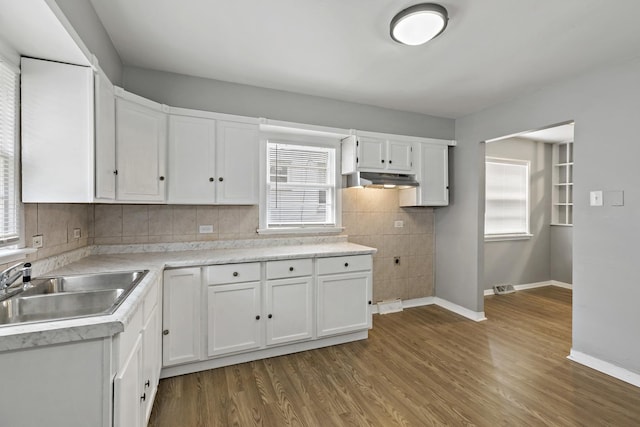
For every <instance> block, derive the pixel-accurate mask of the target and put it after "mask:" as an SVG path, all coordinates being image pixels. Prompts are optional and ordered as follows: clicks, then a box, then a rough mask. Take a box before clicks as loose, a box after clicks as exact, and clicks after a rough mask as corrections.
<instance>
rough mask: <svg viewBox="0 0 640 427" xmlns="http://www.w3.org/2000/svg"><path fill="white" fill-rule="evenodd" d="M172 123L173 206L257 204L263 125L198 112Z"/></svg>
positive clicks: (170, 180) (178, 118) (171, 197)
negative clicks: (261, 126)
mask: <svg viewBox="0 0 640 427" xmlns="http://www.w3.org/2000/svg"><path fill="white" fill-rule="evenodd" d="M175 110H179V111H180V112H181V113H189V112H191V113H193V114H201V115H203V116H204V115H206V116H207V117H192V116H186V115H179V114H172V115H171V117H170V119H169V177H168V179H169V199H168V201H169V203H177V204H179V203H186V204H233V205H242V204H257V203H258V185H259V182H258V170H259V165H258V157H259V156H258V154H259V152H258V146H259V140H258V125H257V123H244V122H235V121H228V120H219V119H215V118H212V117H211V116H213V117H215V115H214V114H203V113H202V112H198V111H192V110H183V109H175Z"/></svg>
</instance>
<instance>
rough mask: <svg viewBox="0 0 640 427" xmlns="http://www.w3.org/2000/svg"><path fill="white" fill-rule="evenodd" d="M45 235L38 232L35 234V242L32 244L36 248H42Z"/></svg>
mask: <svg viewBox="0 0 640 427" xmlns="http://www.w3.org/2000/svg"><path fill="white" fill-rule="evenodd" d="M43 240H44V239H43V237H42V234H38V235H36V236H33V242H32V243H33V244H32V245H31V246H33V247H34V248H36V249H37V248H41V247H42V242H43Z"/></svg>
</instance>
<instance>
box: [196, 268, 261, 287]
mask: <svg viewBox="0 0 640 427" xmlns="http://www.w3.org/2000/svg"><path fill="white" fill-rule="evenodd" d="M256 280H260V263H259V262H251V263H246V264H225V265H212V266H210V267H207V284H209V285H220V284H223V283H241V282H252V281H256Z"/></svg>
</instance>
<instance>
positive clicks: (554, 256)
mask: <svg viewBox="0 0 640 427" xmlns="http://www.w3.org/2000/svg"><path fill="white" fill-rule="evenodd" d="M550 237H551V241H550V244H551V248H550V251H549V255H550V256H551V264H550V273H551V280H557V281H559V282H564V283H573V274H572V272H571V267H572V266H573V228H572V227H566V226H560V225H558V226H551V236H550Z"/></svg>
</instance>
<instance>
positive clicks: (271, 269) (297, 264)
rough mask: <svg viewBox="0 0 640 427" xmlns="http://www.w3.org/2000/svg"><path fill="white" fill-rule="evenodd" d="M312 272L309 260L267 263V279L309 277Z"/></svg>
mask: <svg viewBox="0 0 640 427" xmlns="http://www.w3.org/2000/svg"><path fill="white" fill-rule="evenodd" d="M312 272H313V265H312V262H311V259H286V260H282V261H269V262H267V279H286V278H287V277H300V276H311V273H312Z"/></svg>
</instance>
